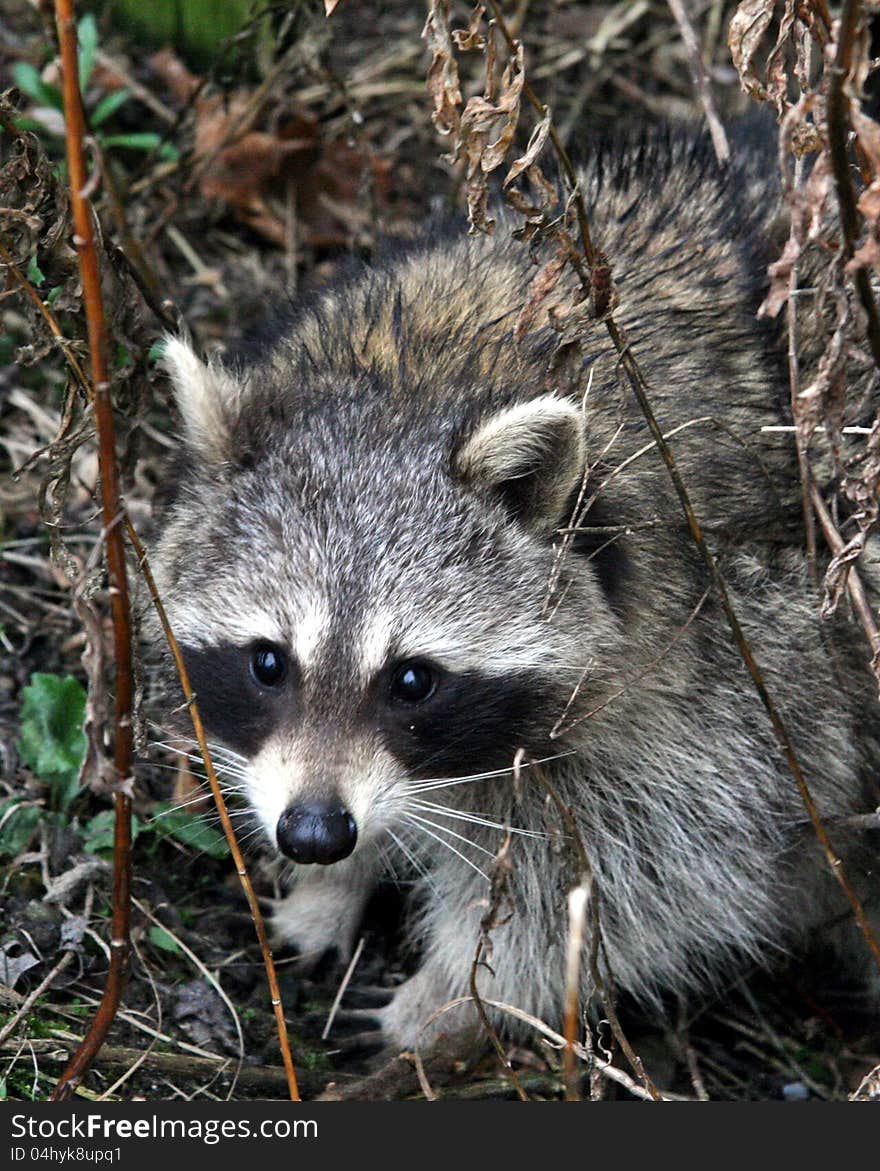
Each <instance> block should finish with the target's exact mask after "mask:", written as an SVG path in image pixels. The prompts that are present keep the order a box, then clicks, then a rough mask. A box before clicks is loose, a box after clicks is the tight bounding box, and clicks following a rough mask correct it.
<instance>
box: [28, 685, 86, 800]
mask: <svg viewBox="0 0 880 1171" xmlns="http://www.w3.org/2000/svg"><path fill="white" fill-rule="evenodd" d="M23 696H24V702H23V704H22V708H21V739H20V740H19V751H20V752H21V755H22V759H23V760H24V761H25V763H26V764H29V765H30V767H31V768H32V769H33V770H34V772H35V773H36V774H37V776H38V777H40V779H41V780H44V781H46V782H47V783H48V785H49V789H50V793H51V797H52V805H53V806H54V808H56V809H59V810H65V809H67V808H68V806H69V805H70V803H71V801H73V799H74V797H75V796H76V794H77V792H78V791H79V770H80V769H81V768H82V762H83V759H84V757H85V752H86V737H85V733H84V732H83V730H82V725H83V717H84V715H85V708H86V693H85V689H84V688H83V686H82V684H80V683H79V682H78V681H77V680H76V679H74V678H72V677H71V676H69V675H64V676H62V675H46V674H42V673H41V672H36V673H35V674H34V675H32V676H31V682H30V686H29V687H25V688H24V691H23Z"/></svg>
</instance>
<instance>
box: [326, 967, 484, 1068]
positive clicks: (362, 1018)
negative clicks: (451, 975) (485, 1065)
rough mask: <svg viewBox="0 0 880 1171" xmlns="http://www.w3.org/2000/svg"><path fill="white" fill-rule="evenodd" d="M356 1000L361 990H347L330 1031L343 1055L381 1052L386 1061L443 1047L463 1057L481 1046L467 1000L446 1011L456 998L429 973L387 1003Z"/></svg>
mask: <svg viewBox="0 0 880 1171" xmlns="http://www.w3.org/2000/svg"><path fill="white" fill-rule="evenodd" d="M367 991H371V990H367ZM383 991H384V990H383ZM389 991H390V990H389ZM358 995H359V993H358V990H357V989H350V990H349V992H348V993H347V994H346V998H345V1000H344V1001H343V1005H344V1006H345V1007H344V1009H343V1011H342V1012H341V1013H340V1014H339V1015H338V1017H337V1018H336V1020H335V1021H334V1024H333V1027H332V1029H331V1031H330V1041H331V1043H332V1042H333V1040H334V1038H335V1039H336V1041H337V1047H338V1048H339V1049H340V1050H342V1052H343V1053H345V1054H350V1053H353V1054H358V1053H362V1052H364V1053H366V1052H369V1051H375V1050H377V1049H380V1050H381V1051H382V1056H383V1057H384V1058H386V1059H387V1058H390V1057H392V1056H393V1055H395V1054H397V1053H400V1052H402V1051H404V1050H413V1049H416V1048H418V1049H419V1050H420V1052H422V1053H428V1052H430V1051H432V1050H434V1049H436V1048H437V1047H440V1046H442V1047H443V1048H444V1050H447V1051H448V1050H450V1049H455V1050H457V1051H459V1052H460V1053H461V1055H462V1056H463V1055H465V1054H466V1053H467V1052H469V1051H470V1050H472V1049H473V1048H474V1047H475V1045H478V1044H479V1037H480V1027H479V1018H478V1016H477V1013H476V1010H475V1009H474V1006H473V1004H472V1003H470V1002H469V1001H466V1002H465V1003H462V1004H455V1005H454V1007H450V1008H448V1009H447V1008H446V1006H447V1005H449V1004H450V1002H453V1001H454V1000H455V997H454V995H453V994H452V993H451V992H449V991H448V989H446V988H444V985H443V982H442V981H441V980H439V979H437V978H436V977H435V976H434V974H433V973H432V972H431V971H430V969H427V968H426V969H422V970H420V971H418V972H416V974H415V975H414V976H411V977H410V979H409V980H407V981H405V983H403V984H401V985H400V986H399V988H397V989H396V991H394V992H393V993H392V994H391V999H390V1001H389V1002H388V1003H387V1004H384V1005H379V1004H377V1003H375V1002H374V1003H373V1004H372V1005H371V1006H369V1007H360V1006H358V1007H355V1005H354V1003H353V1001H354V999H355V998H356V997H358Z"/></svg>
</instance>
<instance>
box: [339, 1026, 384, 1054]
mask: <svg viewBox="0 0 880 1171" xmlns="http://www.w3.org/2000/svg"><path fill="white" fill-rule="evenodd" d="M332 1052H333V1053H334V1055H338V1056H339V1057H342V1058H344V1059H345V1060H355V1059H358V1058H361V1059H363V1058H370V1057H377V1056H378V1055H379V1054H380V1053H384V1054H387V1052H388V1037H387V1036H386V1035H385V1033H383V1032H382V1030H381V1029H368V1030H366V1031H364V1032H362V1033H354V1034H352V1036H350V1037H340V1038H339V1040H337V1041H336V1042H335V1043H334V1045H333V1050H332Z"/></svg>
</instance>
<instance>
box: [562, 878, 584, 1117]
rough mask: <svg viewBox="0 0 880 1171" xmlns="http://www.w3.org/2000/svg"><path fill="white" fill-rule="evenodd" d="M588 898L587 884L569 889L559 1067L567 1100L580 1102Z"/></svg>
mask: <svg viewBox="0 0 880 1171" xmlns="http://www.w3.org/2000/svg"><path fill="white" fill-rule="evenodd" d="M589 897H590V890H589V886H588V885H587V884H586V883H581V884H580V885H579V886H576V887H575V888H574V889H573V890H570V891H569V892H568V955H567V957H566V967H565V1014H564V1017H563V1025H562V1033H563V1036H564V1037H565V1048H564V1049H563V1051H562V1069H563V1076H564V1078H565V1098H566V1101H567V1102H579V1101H580V1097H581V1095H580V1089H579V1086H578V1077H577V1066H576V1064H575V1059H576V1056H577V1055H576V1053H575V1049H574V1047H575V1044H576V1043H577V1035H578V1025H579V1023H580V985H581V955H582V954H583V950H584V920H585V913H586V908H587V901H588V899H589Z"/></svg>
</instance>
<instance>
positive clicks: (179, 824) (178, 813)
mask: <svg viewBox="0 0 880 1171" xmlns="http://www.w3.org/2000/svg"><path fill="white" fill-rule="evenodd" d="M151 826H152V828H153V829H155V830H156V832H157V833H159V834H162V835H163V836H164V837H169V838H175V839H176V840H177V841H178V842H182V843H183V844H184V845H185V846H192V848H193V849H194V850H198V851H199V852H200V853H202V854H207V855H208V857H210V858H218V859H221V860H222V859H224V858H228V857H229V846H228V844H227V842H226V838H225V837H224V836H223V834H221V833H218V832H217V830H215V829H213V828H212V827H211V826H210V825H208V824H207V822H206V821H204V819H203V818H201V817H198V816H195V817H194V816H193V815H192V814H191V813H186V812H185V811H184V810H182V809H172V808H171V807H170V806H169V805H167V804H165V805H162V806H160V807H159V810H158V814H157V816H156V817H155V818H154V819H153V821H152V822H151Z"/></svg>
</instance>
